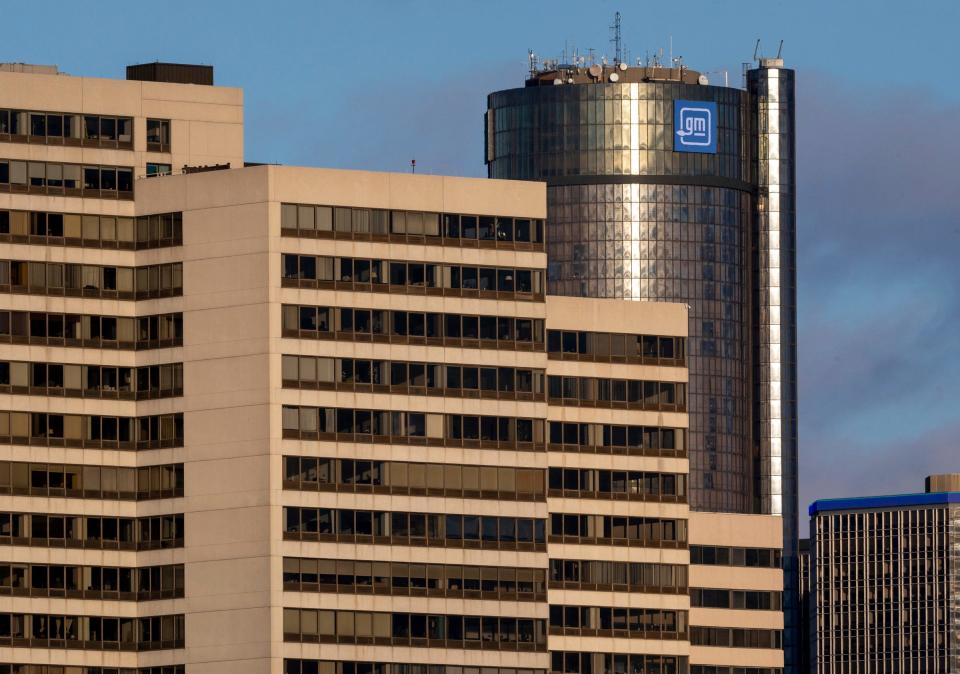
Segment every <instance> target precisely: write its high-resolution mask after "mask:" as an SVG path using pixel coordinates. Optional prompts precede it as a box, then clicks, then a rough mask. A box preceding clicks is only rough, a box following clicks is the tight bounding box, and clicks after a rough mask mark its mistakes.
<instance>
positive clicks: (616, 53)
mask: <svg viewBox="0 0 960 674" xmlns="http://www.w3.org/2000/svg"><path fill="white" fill-rule="evenodd" d="M610 30H611V32H612V33H613V37H612V38H610V42H612V43H613V65H615V66H616V65H620V61H622V60H623V42H622V41H621V39H620V12H617V13H616V14H614V15H613V25H612V26H610Z"/></svg>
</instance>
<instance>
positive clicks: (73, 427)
mask: <svg viewBox="0 0 960 674" xmlns="http://www.w3.org/2000/svg"><path fill="white" fill-rule="evenodd" d="M0 442H4V443H7V444H12V445H49V446H51V447H85V448H89V449H165V448H168V447H182V446H183V414H182V413H176V414H158V415H154V416H147V417H107V416H98V415H93V414H47V413H45V412H0Z"/></svg>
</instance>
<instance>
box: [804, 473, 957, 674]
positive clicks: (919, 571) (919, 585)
mask: <svg viewBox="0 0 960 674" xmlns="http://www.w3.org/2000/svg"><path fill="white" fill-rule="evenodd" d="M810 557H811V558H810V600H811V603H810V612H811V629H810V637H811V639H812V642H813V643H812V648H811V664H812V666H811V671H815V672H818V673H820V674H846V673H850V674H853V673H854V672H856V673H860V672H876V673H877V674H893V673H896V674H913V673H916V672H928V673H930V674H939V673H941V672H943V673H946V672H956V671H960V571H958V569H960V474H951V475H932V476H930V477H928V478H927V481H926V491H925V492H924V493H921V494H899V495H894V496H874V497H862V498H836V499H822V500H819V501H816V502H814V503H813V504H812V505H811V506H810Z"/></svg>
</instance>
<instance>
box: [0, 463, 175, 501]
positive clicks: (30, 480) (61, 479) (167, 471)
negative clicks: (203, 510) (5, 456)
mask: <svg viewBox="0 0 960 674" xmlns="http://www.w3.org/2000/svg"><path fill="white" fill-rule="evenodd" d="M0 494H14V495H29V496H48V497H66V498H97V499H120V500H135V501H147V500H151V499H158V498H174V497H177V496H183V464H182V463H171V464H166V465H162V466H144V467H142V468H123V467H119V466H89V465H70V464H67V465H64V464H62V463H26V462H21V461H0Z"/></svg>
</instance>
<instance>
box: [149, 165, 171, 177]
mask: <svg viewBox="0 0 960 674" xmlns="http://www.w3.org/2000/svg"><path fill="white" fill-rule="evenodd" d="M172 172H173V171H172V169H171V167H170V164H155V163H150V162H147V177H148V178H154V177H156V176H168V175H170V174H171V173H172Z"/></svg>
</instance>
